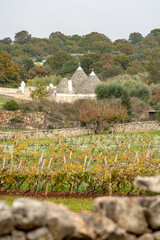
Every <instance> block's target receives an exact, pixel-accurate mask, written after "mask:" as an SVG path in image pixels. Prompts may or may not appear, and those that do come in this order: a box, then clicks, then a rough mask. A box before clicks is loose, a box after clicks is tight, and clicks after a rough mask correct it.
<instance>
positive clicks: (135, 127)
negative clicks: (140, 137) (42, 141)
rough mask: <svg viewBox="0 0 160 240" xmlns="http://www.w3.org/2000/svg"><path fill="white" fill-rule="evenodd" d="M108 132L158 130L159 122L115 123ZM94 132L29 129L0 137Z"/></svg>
mask: <svg viewBox="0 0 160 240" xmlns="http://www.w3.org/2000/svg"><path fill="white" fill-rule="evenodd" d="M109 130H110V132H137V131H151V130H160V123H159V122H157V121H148V122H132V123H126V124H117V125H114V126H112V127H111V128H110V129H109ZM91 134H94V130H93V129H88V128H80V127H78V128H63V129H54V130H48V131H47V130H30V131H20V132H3V131H1V132H0V139H6V140H7V139H11V138H14V137H18V138H21V139H25V138H46V137H54V136H56V135H59V136H63V137H66V136H81V135H91Z"/></svg>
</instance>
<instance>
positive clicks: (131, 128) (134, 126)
mask: <svg viewBox="0 0 160 240" xmlns="http://www.w3.org/2000/svg"><path fill="white" fill-rule="evenodd" d="M111 130H112V131H115V132H138V131H151V130H160V123H159V122H158V121H141V122H130V123H124V124H115V125H114V126H113V127H112V128H111Z"/></svg>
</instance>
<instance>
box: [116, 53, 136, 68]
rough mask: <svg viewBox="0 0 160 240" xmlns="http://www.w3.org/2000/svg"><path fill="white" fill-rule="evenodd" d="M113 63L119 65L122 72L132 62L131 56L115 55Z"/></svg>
mask: <svg viewBox="0 0 160 240" xmlns="http://www.w3.org/2000/svg"><path fill="white" fill-rule="evenodd" d="M114 60H115V63H116V64H118V65H120V66H121V67H122V68H123V69H124V70H126V69H127V67H128V66H129V63H130V62H131V61H132V57H131V56H127V55H126V54H121V55H117V56H115V57H114Z"/></svg>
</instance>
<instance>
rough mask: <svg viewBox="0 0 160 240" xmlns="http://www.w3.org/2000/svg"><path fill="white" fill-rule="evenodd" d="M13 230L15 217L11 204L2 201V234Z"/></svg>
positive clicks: (0, 226)
mask: <svg viewBox="0 0 160 240" xmlns="http://www.w3.org/2000/svg"><path fill="white" fill-rule="evenodd" d="M12 230H13V218H12V213H11V210H10V208H9V206H8V205H7V204H6V203H5V202H3V201H0V236H1V235H7V234H9V233H11V231H12Z"/></svg>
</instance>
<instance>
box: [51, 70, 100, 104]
mask: <svg viewBox="0 0 160 240" xmlns="http://www.w3.org/2000/svg"><path fill="white" fill-rule="evenodd" d="M100 82H101V81H100V80H99V78H98V77H97V76H96V75H95V73H94V72H93V71H92V72H91V74H90V75H89V76H87V75H86V74H85V72H84V71H83V69H82V68H81V67H78V69H77V70H76V72H75V73H74V74H73V76H72V77H71V78H70V79H67V78H63V79H62V81H61V82H60V83H59V84H58V86H57V88H56V90H55V93H54V95H55V99H56V101H58V102H73V101H74V100H76V99H78V98H95V88H96V86H97V85H98V84H99V83H100Z"/></svg>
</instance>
